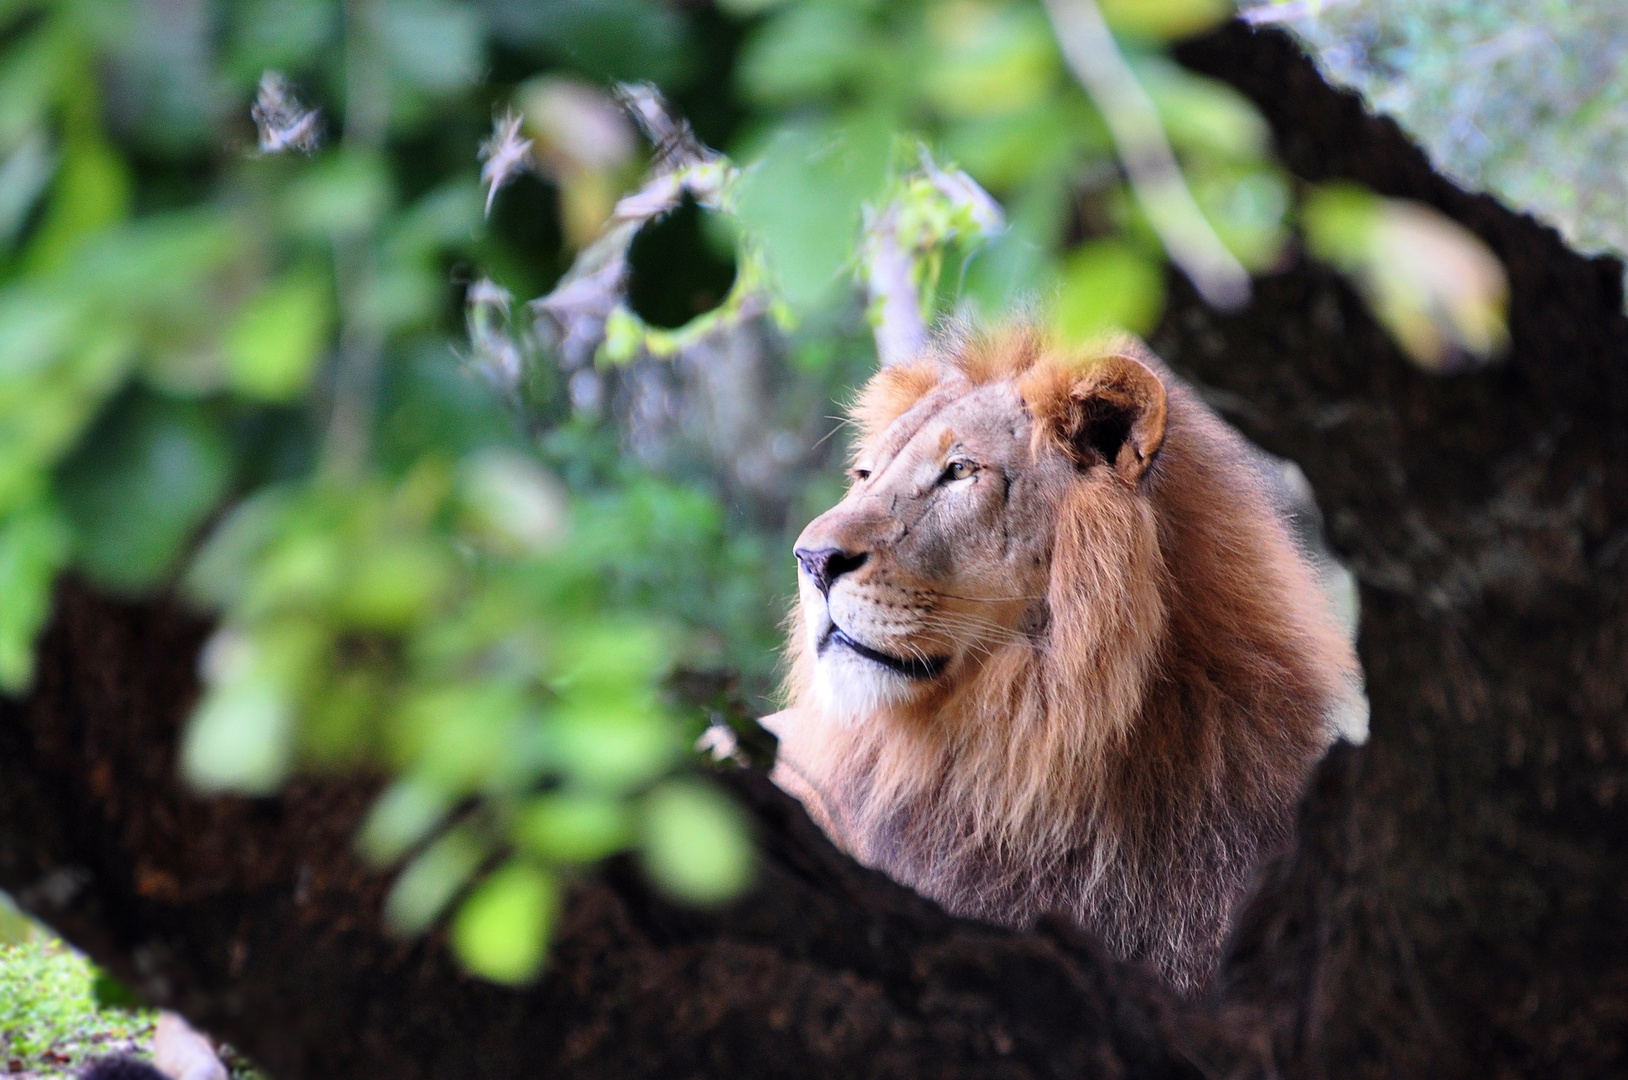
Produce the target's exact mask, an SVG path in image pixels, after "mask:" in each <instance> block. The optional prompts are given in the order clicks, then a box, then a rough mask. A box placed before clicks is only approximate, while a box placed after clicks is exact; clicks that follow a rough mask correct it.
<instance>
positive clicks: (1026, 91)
mask: <svg viewBox="0 0 1628 1080" xmlns="http://www.w3.org/2000/svg"><path fill="white" fill-rule="evenodd" d="M927 29H928V34H929V35H930V37H931V39H932V42H933V46H934V47H933V49H932V50H931V54H932V57H933V60H932V63H931V65H930V66H929V67H928V69H927V71H926V72H925V73H924V78H923V83H922V88H923V90H924V91H925V92H926V95H927V98H928V100H929V101H931V102H932V103H933V104H934V105H935V106H936V107H937V108H938V110H939V111H940V112H942V113H943V114H945V115H946V116H991V115H1007V114H1010V113H1014V112H1017V111H1019V110H1021V109H1024V108H1027V107H1029V106H1033V105H1036V104H1038V103H1039V102H1041V100H1042V99H1044V98H1045V97H1047V96H1048V95H1049V94H1050V93H1051V91H1052V90H1053V88H1054V86H1055V85H1056V83H1057V81H1058V77H1059V75H1060V73H1061V70H1062V65H1061V63H1060V58H1059V56H1058V53H1057V45H1056V41H1055V40H1054V38H1053V37H1052V32H1051V27H1050V25H1048V23H1047V22H1046V17H1045V15H1044V14H1043V13H1042V12H1041V10H1040V8H1039V6H1038V5H1036V6H1034V7H1028V6H1022V5H1016V4H989V3H976V2H963V3H955V4H937V5H934V6H933V7H931V8H929V9H928V16H927Z"/></svg>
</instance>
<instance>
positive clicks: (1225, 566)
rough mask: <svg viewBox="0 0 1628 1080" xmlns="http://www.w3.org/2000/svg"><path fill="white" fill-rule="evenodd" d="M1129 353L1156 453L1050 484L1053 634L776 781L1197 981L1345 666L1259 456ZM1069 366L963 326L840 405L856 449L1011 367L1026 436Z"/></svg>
mask: <svg viewBox="0 0 1628 1080" xmlns="http://www.w3.org/2000/svg"><path fill="white" fill-rule="evenodd" d="M1118 349H1119V351H1124V350H1130V351H1131V352H1132V353H1133V354H1134V356H1135V358H1136V359H1137V360H1138V361H1139V362H1141V363H1144V364H1146V365H1147V366H1148V367H1149V368H1151V369H1152V370H1153V371H1154V372H1155V373H1156V374H1157V375H1158V378H1159V381H1160V382H1161V383H1162V384H1163V385H1164V387H1165V390H1166V394H1167V407H1168V414H1167V422H1166V431H1165V436H1164V440H1163V444H1162V446H1161V447H1160V449H1159V451H1158V453H1157V456H1156V458H1155V459H1154V461H1153V464H1152V466H1151V467H1150V468H1149V469H1148V471H1147V473H1146V474H1145V475H1144V476H1143V477H1142V478H1141V480H1140V482H1139V483H1138V484H1137V485H1135V486H1134V487H1133V486H1130V485H1122V484H1111V485H1102V484H1095V485H1093V484H1088V483H1085V482H1084V481H1083V478H1082V480H1081V481H1079V482H1076V483H1074V484H1073V486H1072V488H1071V489H1070V490H1069V491H1068V492H1067V493H1066V495H1065V496H1064V498H1063V500H1062V502H1061V505H1059V506H1058V507H1057V514H1056V521H1055V536H1054V539H1053V541H1052V550H1051V565H1050V585H1049V590H1048V593H1047V597H1046V600H1047V613H1048V621H1047V622H1046V624H1045V626H1044V628H1043V629H1042V630H1040V631H1039V632H1038V633H1037V634H1036V635H1035V636H1034V638H1033V640H1030V641H1013V642H1008V643H1005V644H1001V645H997V646H995V647H993V648H992V649H991V650H990V651H989V652H988V654H987V655H986V656H984V657H983V658H982V662H981V663H980V664H978V665H977V666H976V669H975V670H974V672H973V673H972V674H971V675H970V676H967V677H964V678H962V679H961V680H960V681H958V682H956V683H955V684H954V685H951V686H949V687H946V688H945V689H944V690H943V692H942V693H940V694H938V695H937V696H935V697H933V698H932V699H931V700H929V701H926V702H923V703H922V704H921V705H920V706H919V707H912V708H905V709H898V708H895V709H890V710H887V715H885V716H878V717H875V718H872V719H873V721H874V722H863V723H846V724H843V723H834V722H830V723H820V724H818V725H817V733H816V734H815V735H814V736H813V737H805V738H803V739H801V740H799V742H798V744H797V746H796V748H795V752H796V758H795V759H792V758H790V757H789V756H788V759H787V760H786V761H784V762H783V764H782V766H781V768H780V769H779V770H777V779H779V780H780V781H781V782H782V783H783V785H784V786H786V787H787V788H788V789H790V790H792V791H793V792H794V793H796V794H799V795H800V797H802V798H803V801H804V802H805V804H807V805H808V806H809V809H810V811H811V812H812V813H813V814H814V816H815V817H816V818H817V819H818V820H820V821H821V823H822V825H823V826H824V827H825V828H826V829H827V831H828V832H829V833H830V834H831V835H832V836H833V838H834V839H836V840H837V841H838V842H839V843H841V844H843V845H844V846H846V847H847V848H848V849H849V850H851V851H852V852H853V853H854V854H855V856H856V857H858V858H859V859H861V860H862V861H864V862H867V863H869V864H871V865H873V866H876V867H878V868H880V869H882V870H884V871H886V872H887V873H889V874H890V875H891V876H893V877H895V878H897V879H899V880H901V881H904V882H905V883H907V884H909V885H911V886H913V887H914V888H916V889H918V890H919V891H921V892H922V893H924V894H926V895H928V896H930V897H933V898H935V899H936V900H938V901H939V902H940V903H942V904H943V905H944V906H945V907H946V908H948V909H949V910H951V911H953V912H956V913H960V914H966V915H971V916H974V917H979V918H984V919H988V920H991V921H996V922H1000V923H1005V924H1009V925H1026V924H1029V923H1032V921H1033V920H1034V919H1036V918H1037V917H1039V916H1041V915H1043V914H1046V913H1048V912H1057V913H1060V914H1062V915H1064V916H1066V917H1067V918H1069V919H1071V920H1073V921H1075V922H1076V923H1078V924H1080V925H1083V926H1085V927H1087V928H1089V929H1091V930H1093V931H1095V932H1096V933H1097V934H1099V935H1100V936H1101V937H1102V938H1103V940H1104V941H1105V943H1106V944H1107V946H1108V947H1109V949H1110V950H1111V951H1112V952H1114V953H1115V954H1117V955H1119V956H1121V957H1126V958H1138V959H1142V960H1145V961H1148V962H1150V963H1152V964H1153V965H1154V966H1156V967H1157V968H1158V969H1160V970H1162V971H1163V972H1164V973H1165V974H1166V975H1167V976H1168V977H1169V978H1170V979H1171V981H1172V982H1173V983H1174V984H1175V985H1176V986H1177V987H1178V988H1180V989H1182V990H1183V991H1185V992H1189V993H1191V992H1196V991H1197V990H1198V989H1201V988H1202V987H1203V986H1204V985H1205V984H1206V983H1207V982H1208V980H1209V978H1210V976H1211V974H1212V973H1213V969H1214V966H1215V964H1216V962H1217V959H1218V957H1219V954H1220V950H1221V947H1222V945H1223V943H1224V938H1225V934H1226V931H1227V926H1228V921H1229V916H1230V913H1231V910H1232V907H1233V905H1234V904H1235V903H1236V901H1237V900H1238V899H1239V897H1240V895H1241V894H1242V893H1243V892H1244V891H1245V890H1246V889H1247V887H1248V885H1249V883H1250V881H1251V879H1252V877H1253V875H1254V873H1255V871H1256V869H1257V867H1258V866H1259V864H1260V863H1261V861H1262V860H1263V858H1265V857H1267V856H1268V855H1270V854H1272V853H1274V852H1276V851H1278V850H1280V849H1282V848H1284V847H1285V845H1286V844H1287V843H1288V842H1289V840H1290V837H1291V830H1292V824H1293V823H1292V816H1293V809H1294V806H1295V804H1296V803H1297V801H1298V797H1299V795H1300V792H1301V789H1302V786H1303V784H1304V783H1305V780H1306V777H1307V774H1308V772H1309V770H1310V768H1311V766H1312V765H1313V764H1314V763H1315V761H1316V760H1317V758H1318V757H1319V755H1320V754H1321V753H1322V751H1323V750H1324V749H1325V748H1326V747H1327V745H1328V743H1329V741H1330V740H1331V738H1332V727H1331V712H1332V710H1333V709H1334V707H1335V706H1336V704H1337V703H1338V702H1339V701H1340V700H1342V699H1344V697H1345V696H1346V695H1348V694H1350V692H1351V687H1352V685H1353V684H1352V680H1353V678H1354V665H1355V661H1354V658H1353V655H1352V652H1351V648H1350V645H1349V643H1348V641H1347V639H1346V637H1345V634H1344V631H1343V630H1342V628H1341V627H1340V626H1339V625H1338V624H1337V622H1336V621H1335V620H1334V618H1333V617H1332V616H1331V614H1330V613H1329V611H1328V605H1327V603H1326V600H1325V598H1324V596H1323V594H1322V593H1321V591H1320V588H1319V585H1318V584H1317V581H1316V578H1315V577H1314V574H1313V571H1312V570H1311V568H1310V566H1309V564H1308V562H1307V560H1306V558H1305V557H1304V556H1303V554H1302V553H1301V552H1300V550H1299V549H1298V548H1297V546H1296V544H1295V542H1294V540H1293V539H1292V538H1291V535H1290V533H1289V530H1288V528H1287V525H1286V521H1285V514H1284V510H1283V507H1282V506H1281V505H1280V504H1279V500H1278V498H1277V497H1276V495H1275V493H1274V486H1273V483H1272V482H1271V480H1270V479H1269V478H1268V477H1267V475H1266V474H1265V473H1264V471H1263V469H1262V467H1261V464H1260V458H1259V455H1258V454H1257V453H1256V452H1255V451H1253V450H1252V449H1251V448H1249V447H1248V446H1247V444H1245V443H1244V442H1243V440H1242V439H1241V438H1240V437H1239V436H1238V435H1237V434H1235V433H1234V432H1233V431H1232V430H1231V429H1230V428H1228V427H1227V426H1226V425H1225V424H1223V423H1222V422H1221V421H1220V420H1218V419H1217V418H1216V417H1215V416H1214V415H1213V414H1211V412H1210V411H1209V410H1208V409H1207V408H1206V407H1205V406H1204V405H1203V404H1201V403H1200V402H1199V401H1197V400H1196V399H1195V398H1194V396H1193V395H1192V394H1191V392H1190V391H1189V390H1188V389H1187V388H1186V387H1184V386H1183V385H1182V384H1181V383H1180V382H1179V381H1177V380H1175V379H1174V378H1173V377H1172V376H1171V375H1170V374H1169V373H1168V371H1166V369H1165V368H1164V367H1163V365H1162V364H1160V363H1159V362H1158V361H1157V360H1156V359H1155V358H1153V357H1152V356H1151V354H1149V353H1147V352H1146V350H1145V349H1143V348H1142V347H1140V346H1139V345H1138V344H1137V343H1134V342H1125V343H1121V344H1120V345H1119V346H1118ZM1078 370H1079V367H1078V365H1077V364H1076V363H1073V362H1070V361H1069V360H1067V359H1066V358H1065V357H1064V356H1062V354H1060V353H1059V352H1058V351H1057V350H1055V349H1054V348H1053V347H1051V346H1050V345H1049V344H1048V343H1047V341H1046V340H1045V339H1044V337H1042V336H1041V335H1040V334H1038V333H1035V332H1032V331H1026V330H1008V331H1004V332H1001V333H997V334H990V335H986V336H982V337H972V336H964V337H962V338H961V339H959V340H952V341H949V342H946V343H944V344H942V345H940V346H939V347H938V348H937V349H936V350H935V351H934V352H933V353H931V354H929V355H928V356H926V357H924V358H923V359H921V360H919V361H917V362H915V363H911V364H907V365H899V366H895V367H891V368H887V369H884V370H883V371H882V372H880V373H879V374H878V375H876V376H875V377H874V378H873V379H872V380H871V382H870V383H869V385H868V386H867V387H866V388H865V389H864V391H863V392H862V394H861V395H860V397H859V399H858V401H857V402H856V404H855V406H854V409H853V416H854V419H855V421H856V422H857V423H858V425H859V429H860V432H861V442H862V443H863V442H864V441H865V440H874V439H875V438H876V437H877V436H878V435H879V434H880V433H881V432H882V431H883V430H884V429H885V428H887V426H888V424H889V423H891V421H892V420H893V419H894V418H896V417H898V416H899V415H901V414H902V413H903V412H904V411H905V410H906V409H908V408H909V407H910V406H911V405H912V404H914V403H915V402H916V401H918V400H919V399H920V398H921V397H922V396H923V395H925V394H927V393H929V392H933V391H934V390H935V389H939V388H942V387H943V386H945V385H947V384H949V383H950V382H951V381H952V380H953V381H956V382H965V383H966V384H969V385H970V386H973V387H976V386H979V385H983V384H986V383H990V382H997V381H1001V380H1012V381H1013V382H1014V383H1015V385H1016V386H1017V388H1018V390H1019V393H1020V395H1021V397H1022V400H1023V402H1024V404H1025V406H1026V408H1027V410H1028V412H1029V414H1030V416H1031V417H1032V418H1033V420H1034V435H1033V438H1034V440H1035V442H1036V444H1037V445H1038V442H1039V440H1042V439H1045V438H1049V437H1051V434H1050V433H1051V432H1052V431H1054V430H1055V428H1056V425H1057V424H1058V423H1060V422H1063V421H1064V420H1066V416H1065V414H1066V413H1067V411H1068V410H1069V409H1071V408H1078V407H1079V405H1078V402H1077V401H1076V400H1075V399H1074V398H1072V397H1071V396H1070V386H1071V383H1072V380H1073V379H1074V378H1075V377H1076V376H1077V373H1078ZM1082 476H1083V474H1082ZM796 619H797V617H796V616H794V622H795V621H796ZM788 659H789V674H788V677H787V683H786V693H787V698H788V701H789V704H790V706H791V709H792V710H793V711H798V710H807V711H817V709H818V705H817V703H816V701H815V695H814V692H813V688H812V683H813V665H814V657H813V656H812V655H811V653H810V650H809V647H808V645H807V643H806V641H805V635H804V634H803V633H801V632H800V630H799V629H798V628H797V627H795V626H794V628H793V632H792V633H791V634H790V644H789V647H788Z"/></svg>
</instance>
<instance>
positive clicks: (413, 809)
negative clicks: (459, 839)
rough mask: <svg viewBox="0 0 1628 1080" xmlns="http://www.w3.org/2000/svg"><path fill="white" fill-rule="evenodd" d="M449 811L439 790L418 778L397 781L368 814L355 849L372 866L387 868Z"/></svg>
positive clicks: (446, 797)
mask: <svg viewBox="0 0 1628 1080" xmlns="http://www.w3.org/2000/svg"><path fill="white" fill-rule="evenodd" d="M450 809H452V799H451V798H450V797H449V796H448V795H447V794H446V793H445V792H444V791H442V790H441V789H440V788H438V787H436V786H434V785H432V784H427V783H425V782H424V781H423V780H422V779H420V778H417V777H406V778H404V779H401V780H397V781H396V782H395V783H394V784H391V785H390V786H389V787H388V788H386V789H385V791H384V794H382V795H380V796H379V799H378V801H377V802H375V803H374V804H373V809H372V810H370V811H368V815H367V821H366V822H364V823H363V825H362V832H361V835H360V836H358V837H357V840H356V846H357V849H358V850H360V851H361V853H362V855H363V857H364V858H366V859H367V860H368V861H369V862H371V863H373V864H374V865H375V866H387V865H389V864H390V863H393V862H395V861H396V860H397V859H399V858H401V857H402V856H403V855H405V854H406V853H407V849H409V848H411V847H412V846H413V845H414V844H416V843H418V842H419V841H420V840H422V839H424V838H425V837H426V836H428V835H429V834H430V832H431V831H432V830H433V829H434V828H435V827H436V826H437V825H439V824H441V819H442V818H444V817H445V816H446V813H447V811H448V810H450Z"/></svg>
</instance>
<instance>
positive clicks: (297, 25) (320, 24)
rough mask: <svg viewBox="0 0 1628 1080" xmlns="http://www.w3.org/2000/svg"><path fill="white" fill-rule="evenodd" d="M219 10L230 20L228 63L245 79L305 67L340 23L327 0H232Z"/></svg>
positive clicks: (330, 37) (335, 7) (329, 38)
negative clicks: (231, 26) (230, 57)
mask: <svg viewBox="0 0 1628 1080" xmlns="http://www.w3.org/2000/svg"><path fill="white" fill-rule="evenodd" d="M223 14H226V15H228V16H229V17H230V18H231V19H232V22H233V24H234V27H233V29H234V32H233V34H232V35H231V38H232V62H231V67H232V69H233V71H234V73H235V74H236V75H237V77H238V78H239V79H242V80H243V81H245V82H253V81H254V80H257V79H259V78H260V73H261V72H263V71H266V70H274V71H275V70H278V69H282V70H285V71H286V70H289V69H298V68H302V67H304V66H305V65H306V64H307V63H308V62H309V61H310V59H311V58H312V57H313V56H314V55H315V54H316V52H317V51H318V50H319V49H321V48H322V47H323V46H324V45H325V44H327V43H328V41H330V40H331V39H332V38H333V36H334V34H335V31H337V30H338V28H339V18H338V15H339V12H338V10H337V5H335V4H332V3H330V2H329V0H237V2H236V3H234V4H231V5H228V6H227V7H226V8H225V9H223Z"/></svg>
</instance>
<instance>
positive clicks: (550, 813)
mask: <svg viewBox="0 0 1628 1080" xmlns="http://www.w3.org/2000/svg"><path fill="white" fill-rule="evenodd" d="M513 836H514V840H515V843H517V844H519V845H520V846H521V847H523V848H524V849H525V850H527V851H529V852H531V853H532V854H534V855H536V856H537V857H538V858H541V859H546V860H548V861H550V862H567V863H586V862H594V861H596V860H599V859H603V858H605V857H606V856H607V855H611V854H614V853H615V852H617V851H620V850H621V849H622V848H624V847H626V846H627V845H628V844H629V843H631V842H632V839H633V821H632V817H631V816H630V815H629V813H628V808H627V804H626V803H624V802H623V801H622V800H620V799H613V798H606V797H604V796H601V795H589V794H583V793H570V794H564V793H556V794H549V795H540V796H538V797H537V798H535V799H533V800H532V801H531V802H530V803H528V804H526V806H525V807H524V808H523V809H522V810H521V811H520V813H519V815H518V816H517V817H516V819H515V822H514V828H513Z"/></svg>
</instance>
